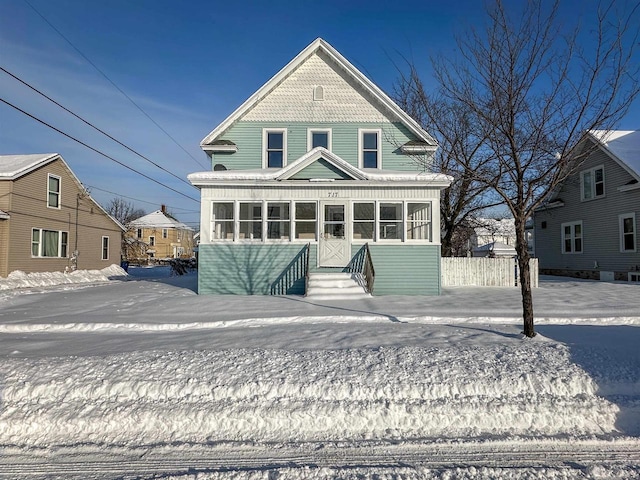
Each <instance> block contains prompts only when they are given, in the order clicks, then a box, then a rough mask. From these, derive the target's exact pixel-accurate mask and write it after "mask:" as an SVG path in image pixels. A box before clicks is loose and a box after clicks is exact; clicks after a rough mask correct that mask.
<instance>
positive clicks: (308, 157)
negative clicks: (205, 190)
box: [187, 147, 452, 187]
mask: <svg viewBox="0 0 640 480" xmlns="http://www.w3.org/2000/svg"><path fill="white" fill-rule="evenodd" d="M314 162H320V163H322V164H323V165H324V166H325V167H326V168H328V169H331V170H333V171H334V172H335V173H336V177H337V178H340V179H341V180H365V181H374V182H391V181H393V182H423V183H428V184H429V185H431V186H434V187H448V186H449V184H450V183H451V181H452V178H451V177H450V176H448V175H445V174H442V173H428V172H406V171H401V172H395V171H390V170H378V169H360V168H357V167H355V166H353V165H351V164H350V163H349V162H347V161H346V160H343V159H342V158H340V157H339V156H338V155H336V154H335V153H333V152H331V151H329V150H327V149H325V148H323V147H316V148H314V149H313V150H311V151H309V152H307V153H305V154H304V155H303V156H301V157H300V158H298V159H297V160H295V161H294V162H291V163H289V164H288V165H287V166H285V167H283V168H278V169H275V168H264V169H256V170H221V171H206V172H197V173H191V174H189V175H188V177H187V178H188V179H189V181H190V182H191V183H192V184H194V185H210V184H215V183H224V182H256V181H263V182H281V181H285V180H297V181H301V180H306V181H314V179H313V178H305V177H304V174H303V173H302V172H303V171H304V170H305V168H307V167H309V166H310V165H311V164H313V163H314ZM300 175H302V176H300ZM324 180H326V179H324ZM316 181H319V179H316Z"/></svg>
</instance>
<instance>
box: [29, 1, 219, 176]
mask: <svg viewBox="0 0 640 480" xmlns="http://www.w3.org/2000/svg"><path fill="white" fill-rule="evenodd" d="M24 2H25V3H26V4H27V5H29V6H30V7H31V9H32V10H33V11H34V12H36V13H37V14H38V15H39V16H40V18H42V19H43V20H44V21H45V22H46V23H47V24H48V25H49V26H50V27H51V28H52V29H53V30H54V31H55V32H56V33H57V34H58V35H60V36H61V37H62V38H63V39H64V40H65V41H66V42H67V43H68V44H69V45H71V47H72V48H73V49H74V50H75V51H76V52H78V54H79V55H80V56H81V57H82V58H84V59H85V60H86V61H87V62H89V64H90V65H91V66H92V67H93V68H95V69H96V70H97V71H98V73H100V75H102V76H103V77H104V78H105V79H106V80H107V81H108V82H109V83H110V84H111V85H113V87H114V88H115V89H116V90H118V91H119V92H120V93H121V94H122V95H124V97H125V98H126V99H127V100H129V101H130V102H131V103H132V104H133V105H134V106H135V107H136V108H137V109H138V110H140V112H142V114H143V115H144V116H145V117H147V118H148V119H149V120H151V122H153V124H154V125H155V126H156V127H158V128H159V129H160V130H161V131H162V132H163V133H164V134H165V135H166V136H167V137H169V139H171V141H172V142H173V143H175V144H176V145H177V146H178V147H180V149H182V151H183V152H184V153H186V154H187V155H189V157H191V159H192V160H193V161H194V162H196V163H197V164H198V165H199V166H200V167H202V168H204V169H205V170H206V169H207V167H205V166H204V165H203V164H202V163H200V161H198V160H197V159H196V158H195V157H194V156H193V155H191V154H190V153H189V152H188V151H187V149H186V148H184V147H183V146H182V145H181V144H180V143H178V141H177V140H176V139H175V138H173V137H172V136H171V135H169V132H167V131H166V130H165V129H164V128H162V127H161V126H160V124H158V122H156V121H155V120H154V119H153V118H151V116H149V114H148V113H147V112H145V111H144V110H143V109H142V107H141V106H140V105H138V104H137V103H136V102H134V101H133V99H132V98H131V97H130V96H129V95H127V94H126V93H125V92H124V91H123V90H122V89H121V88H120V87H118V85H116V84H115V83H114V82H113V80H111V79H110V78H109V77H108V76H107V74H106V73H104V72H103V71H102V70H100V69H99V68H98V66H97V65H96V64H95V63H93V62H92V61H91V60H89V58H88V57H87V56H86V55H85V54H84V53H82V52H81V51H80V50H79V49H78V48H77V47H76V46H75V45H74V44H73V43H72V42H71V40H69V39H68V38H67V37H65V36H64V35H63V34H62V32H61V31H60V30H58V29H57V28H56V27H55V26H54V25H53V24H52V23H51V22H50V21H49V20H47V19H46V17H45V16H44V15H42V14H41V13H40V12H39V11H38V10H37V9H36V7H34V6H33V5H31V3H29V1H28V0H24Z"/></svg>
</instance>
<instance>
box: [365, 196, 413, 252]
mask: <svg viewBox="0 0 640 480" xmlns="http://www.w3.org/2000/svg"><path fill="white" fill-rule="evenodd" d="M383 203H384V204H391V205H400V212H401V214H400V215H401V218H400V224H401V227H400V229H401V231H400V238H381V237H380V224H381V223H384V222H389V220H382V218H381V217H382V216H381V215H380V208H381V207H382V204H383ZM406 203H407V202H406V201H403V200H391V199H389V200H380V201H378V202H376V231H375V232H374V234H373V241H374V242H379V243H404V242H405V241H406V230H407V216H406V213H407V212H406V211H407V206H406Z"/></svg>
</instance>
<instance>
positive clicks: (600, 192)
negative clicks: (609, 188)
mask: <svg viewBox="0 0 640 480" xmlns="http://www.w3.org/2000/svg"><path fill="white" fill-rule="evenodd" d="M580 186H581V190H582V200H593V199H594V198H598V197H604V167H595V168H591V169H589V170H585V171H583V172H580Z"/></svg>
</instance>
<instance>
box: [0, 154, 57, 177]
mask: <svg viewBox="0 0 640 480" xmlns="http://www.w3.org/2000/svg"><path fill="white" fill-rule="evenodd" d="M57 158H60V155H58V154H57V153H36V154H32V155H0V180H15V179H16V178H20V177H21V176H23V175H25V174H27V173H29V172H31V171H33V170H35V169H36V168H39V167H41V166H43V165H46V164H47V163H50V162H52V161H54V160H56V159H57Z"/></svg>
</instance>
